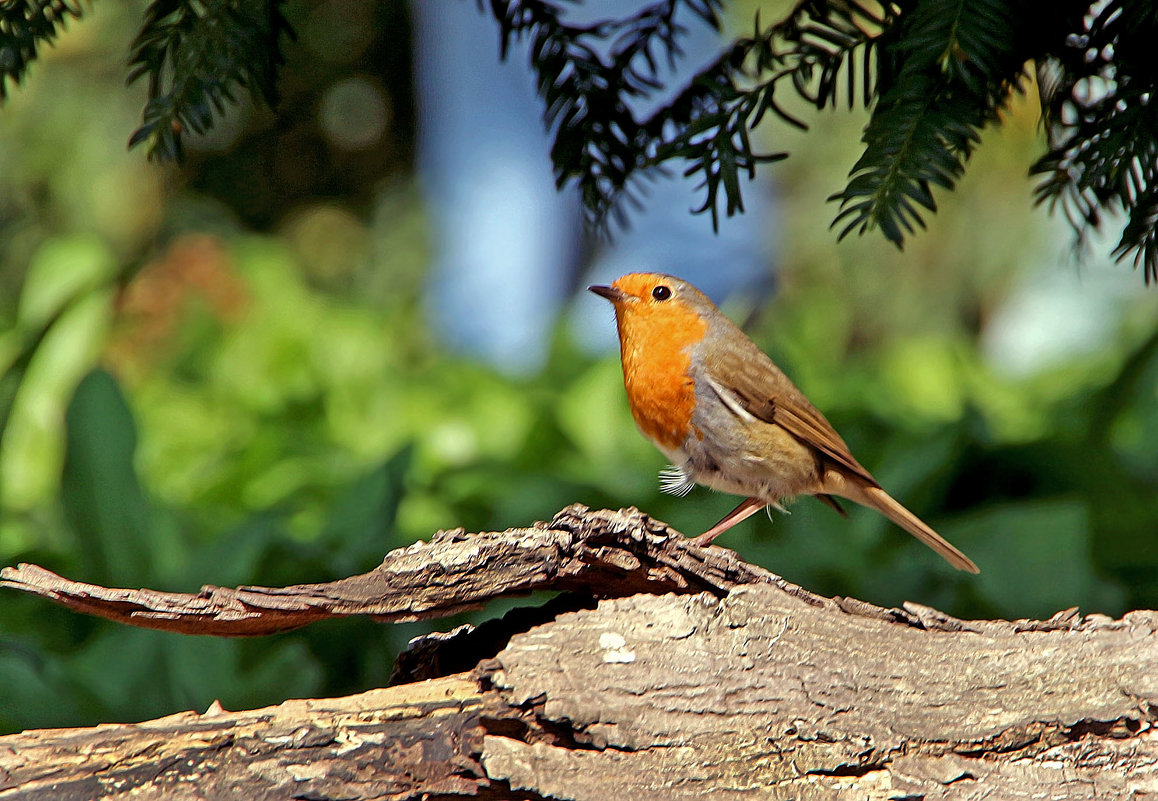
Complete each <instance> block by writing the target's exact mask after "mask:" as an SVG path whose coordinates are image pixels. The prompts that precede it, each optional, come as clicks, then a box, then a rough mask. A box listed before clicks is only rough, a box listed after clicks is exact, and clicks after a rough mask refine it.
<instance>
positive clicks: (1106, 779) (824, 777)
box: [0, 584, 1158, 801]
mask: <svg viewBox="0 0 1158 801" xmlns="http://www.w3.org/2000/svg"><path fill="white" fill-rule="evenodd" d="M956 623H958V624H960V625H958V626H937V627H933V628H927V627H925V625H924V624H923V623H922V615H920V614H915V613H913V612H911V611H910V612H905V611H902V610H885V609H880V608H878V607H872V606H870V605H867V604H857V605H850V604H847V603H840V602H837V601H835V600H830V599H823V598H818V597H816V596H801V595H799V594H797V593H794V592H790V591H787V590H785V589H784V588H781V587H777V586H775V585H771V584H764V585H753V586H750V587H742V588H737V589H736V590H733V591H732V592H731V593H730V594H729V595H727V596H726V597H724V598H718V597H716V596H714V595H711V594H708V593H703V594H698V595H691V596H688V595H674V594H669V595H663V596H647V595H638V596H634V597H630V598H621V599H610V600H605V601H601V602H600V603H599V604H598V605H597V606H596V607H595V608H592V609H581V610H578V611H575V612H566V613H563V614H560V615H558V616H557V617H555V618H554V619H553V620H548V621H547V622H544V623H540V624H538V625H534V626H531V627H530V628H528V629H526V630H525V631H521V632H517V633H514V634H513V636H511V637H510V638H509V640H508V642H507V644H506V646H505V647H504V648H502V650H500V651H499V652H498V653H497V654H495V655H494V656H493V657H484V658H482V659H481V660H480V662H479V664H478V665H477V667H476V668H475V669H474V671H473V672H471V673H459V674H455V675H452V676H449V677H439V678H434V679H429V680H426V681H415V682H411V683H407V684H402V685H399V686H395V687H391V688H388V689H384V690H374V691H371V692H368V693H364V694H362V695H358V696H351V697H349V698H343V699H336V700H310V701H288V702H286V703H285V704H282V705H280V706H278V707H272V708H269V709H263V710H256V711H253V712H238V713H233V712H219V711H218V712H214V713H212V714H207V715H196V714H193V713H185V714H182V715H174V716H171V717H168V718H162V719H160V720H157V721H151V722H149V723H144V724H139V725H118V726H100V727H96V728H93V729H76V730H45V731H34V732H26V733H23V734H19V735H12V736H8V737H0V801H8V799H16V798H19V799H26V798H28V799H31V798H54V799H56V798H59V799H73V798H76V799H80V798H86V799H87V798H110V799H128V798H145V799H153V798H157V799H160V798H176V799H184V798H221V797H237V796H239V795H242V794H244V796H245V797H246V798H247V799H249V800H250V801H263V799H267V798H268V799H273V798H291V797H296V798H313V799H330V798H343V799H370V798H390V799H420V798H427V797H435V798H442V799H450V798H516V799H517V798H523V799H578V800H580V801H582V800H584V799H592V801H596V800H598V801H604V800H605V799H608V798H616V797H625V796H626V795H627V794H630V795H631V797H633V798H637V799H645V798H647V799H650V798H656V799H659V798H663V799H677V800H678V799H692V798H702V797H704V796H705V795H707V794H708V793H710V794H711V796H712V797H713V798H724V799H730V798H735V799H739V798H752V797H758V798H773V799H797V800H798V801H808V800H809V799H850V800H851V799H857V801H860V800H861V799H882V800H883V799H895V798H909V799H930V801H931V800H932V799H952V800H953V801H973V800H974V799H976V800H978V801H979V800H980V799H998V798H999V799H1003V800H1004V799H1011V800H1014V801H1015V800H1016V799H1031V798H1032V799H1037V798H1057V799H1074V800H1075V801H1082V800H1083V799H1103V798H1104V799H1123V798H1132V799H1144V798H1152V797H1158V729H1155V728H1154V725H1153V724H1154V721H1155V718H1156V717H1158V716H1156V714H1155V713H1156V712H1158V670H1156V669H1155V668H1156V666H1158V638H1156V637H1155V629H1156V628H1158V615H1155V613H1152V612H1139V613H1132V614H1130V615H1128V616H1126V617H1125V618H1123V619H1121V620H1116V621H1114V620H1109V619H1106V618H1102V617H1097V616H1092V617H1089V618H1084V619H1083V618H1079V617H1077V616H1076V615H1073V614H1072V613H1071V614H1065V615H1062V616H1059V617H1057V618H1055V619H1053V620H1051V621H1044V622H1041V623H1032V622H1021V623H1007V622H1001V621H980V622H973V621H956ZM954 628H956V630H952V629H954ZM470 634H471V632H469V631H468V630H465V629H464V630H463V631H462V632H461V633H459V634H456V635H449V636H448V635H442V636H440V637H438V638H437V639H438V642H439V647H440V648H442V649H454V648H455V647H458V646H463V647H469V648H473V647H474V646H475V645H476V643H475V642H473V641H472V640H471V639H470Z"/></svg>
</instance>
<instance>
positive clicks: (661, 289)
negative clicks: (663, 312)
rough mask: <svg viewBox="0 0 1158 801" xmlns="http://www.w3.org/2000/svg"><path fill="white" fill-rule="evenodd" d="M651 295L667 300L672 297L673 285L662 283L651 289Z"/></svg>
mask: <svg viewBox="0 0 1158 801" xmlns="http://www.w3.org/2000/svg"><path fill="white" fill-rule="evenodd" d="M651 296H652V297H653V298H655V299H656V300H667V299H668V298H670V297H671V287H667V286H664V285H663V284H660V285H659V286H657V287H656V288H655V289H653V290H651Z"/></svg>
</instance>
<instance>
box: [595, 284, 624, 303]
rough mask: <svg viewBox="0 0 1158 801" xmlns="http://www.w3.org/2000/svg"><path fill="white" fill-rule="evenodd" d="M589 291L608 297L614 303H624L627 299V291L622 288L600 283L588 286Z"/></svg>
mask: <svg viewBox="0 0 1158 801" xmlns="http://www.w3.org/2000/svg"><path fill="white" fill-rule="evenodd" d="M587 290H588V291H589V292H594V293H595V294H596V295H599V296H600V297H603V298H607V299H608V300H609V301H611V302H612V303H616V304H618V303H623V301H625V300H627V293H626V292H624V291H623V290H621V289H616V288H615V287H613V286H600V285H599V284H592V285H591V286H589V287H587Z"/></svg>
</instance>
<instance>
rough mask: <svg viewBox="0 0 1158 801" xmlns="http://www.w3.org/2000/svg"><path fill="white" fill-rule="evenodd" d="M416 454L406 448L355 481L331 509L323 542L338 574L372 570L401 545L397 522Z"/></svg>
mask: <svg viewBox="0 0 1158 801" xmlns="http://www.w3.org/2000/svg"><path fill="white" fill-rule="evenodd" d="M413 456H414V449H413V447H411V446H407V447H405V448H403V449H402V450H401V451H399V452H398V453H396V454H395V455H394V456H392V457H390V459H389V460H387V461H386V462H385V464H383V465H381V466H380V467H377V468H375V469H374V470H372V471H370V472H369V473H367V474H366V475H364V476H362V477H361V478H360V479H358V480H357V481H355V482H353V483H352V484H351V485H350V486H349V488H348V489H347V490H346V491H345V493H344V494H343V495H342V496H341V497H340V498H339V499H338V501H337V503H335V504H334V506H333V507H332V508H331V509H330V512H329V515H328V517H327V520H326V528H325V530H324V531H323V533H322V537H321V542H322V543H325V544H329V545H330V546H331V547H332V548H333V552H334V556H333V557H332V558H331V565H330V569H331V570H332V571H333V573H334V574H335V575H337V576H350V575H353V574H355V573H360V572H363V571H365V570H369V569H371V568H372V567H373V566H374V565H376V564H378V562H380V561H381V560H382V557H383V556H384V555H385V554H386V552H387V551H388V550H390V549H391V548H393V547H396V546H398V545H400V544H401V543H400V542H398V541H397V539H396V537H395V528H394V523H395V520H396V518H397V516H398V504H399V502H400V501H401V498H402V491H403V490H402V487H403V481H404V479H405V478H406V474H407V471H408V470H409V468H410V464H411V461H412V459H413Z"/></svg>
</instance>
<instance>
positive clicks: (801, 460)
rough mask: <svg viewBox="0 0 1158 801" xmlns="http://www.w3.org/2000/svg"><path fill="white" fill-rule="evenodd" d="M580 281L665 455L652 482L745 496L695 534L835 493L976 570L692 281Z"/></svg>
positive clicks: (645, 425)
mask: <svg viewBox="0 0 1158 801" xmlns="http://www.w3.org/2000/svg"><path fill="white" fill-rule="evenodd" d="M588 289H590V290H591V291H592V292H594V293H595V294H597V295H601V296H602V297H604V298H607V299H608V300H609V301H611V303H612V305H613V306H615V322H616V324H617V326H618V328H619V347H620V356H621V358H622V361H623V383H624V385H625V386H626V388H627V401H628V403H629V404H630V406H631V414H632V416H633V417H634V418H635V423H636V425H637V426H639V430H640V431H642V432H643V434H644V435H645V436H646V437H647V438H648V439H650V440H651V441H652V442H653V443H654V444H655V446H656V447H657V448H659V449H660V450H661V451H662V452H663V453H664V455H665V456H667V457H668V458H669V459H670V460H671V462H672V467H670V468H668V469H667V470H665V471H664V474H663V482H662V487H663V489H664V490H665V491H667V492H672V493H674V494H678V495H683V494H685V493H687V492H688V491H689V490H690V489H691V488H692V486H693V485H695V484H703V485H705V486H708V487H711V488H712V489H716V490H720V491H721V492H728V493H732V494H734V495H743V496H745V500H744V501H743V502H742V503H740V505H739V506H737V507H736V508H735V509H733V510H732V511H731V512H729V513H728V514H727V515H725V516H724V518H723V519H722V520H721V521H720V522H719V523H717V524H716V525H714V526H712V527H711V528H710V529H709V530H708V531H706V532H704V533H703V534H701V535H700V536H699V537H696V539H695V542H696V543H697V544H698V545H704V546H706V545H708V544H709V543H711V542H712V540H714V539H715V538H716V537H718V536H719V535H720V534H722V533H723V532H724V531H727V530H728V529H729V528H731V527H732V526H734V525H735V524H737V523H739V522H740V521H741V520H745V519H747V518H748V517H750V516H751V515H753V514H755V513H756V512H758V511H759V510H761V509H763V508H764V507H766V506H771V507H773V508H775V509H781V510H783V507H782V506H781V505H780V504H781V501H787V500H789V499H791V498H793V497H795V496H797V495H815V496H816V497H817V498H819V499H820V500H822V501H824V502H825V503H827V504H828V505H829V506H832V507H833V508H834V509H836V510H837V511H838V512H840V513H841V514H844V510H843V509H841V507H840V504H839V503H838V502H837V501H836V497H841V498H847V499H849V500H851V501H855V502H856V503H859V504H861V505H863V506H868V507H870V508H872V509H876V510H877V511H878V512H880V513H881V514H883V515H885V517H887V518H889V519H890V520H892V521H893V522H894V523H896V524H897V525H898V526H900V527H901V528H903V529H904V530H905V531H907V532H909V533H910V534H912V535H913V536H914V537H916V538H917V539H919V540H920V541H921V542H923V543H925V544H926V545H928V546H929V547H930V548H932V549H933V550H934V551H936V552H937V553H939V554H940V555H941V556H943V557H944V558H945V559H946V560H947V561H948V562H949V564H951V565H953V566H954V567H956V568H958V569H959V570H967V571H969V572H971V573H977V572H978V569H977V565H975V564H973V562H972V561H971V560H970V559H969V557H967V556H966V555H965V554H963V553H961V551H959V550H957V549H956V548H955V547H953V546H952V545H951V544H949V542H948V541H946V540H945V539H943V538H942V537H941V536H940V535H939V534H937V532H935V531H933V529H931V528H929V526H927V525H926V524H925V523H924V522H922V521H921V520H920V519H919V518H918V517H917V516H916V515H914V514H913V513H912V512H910V511H909V510H908V509H906V508H905V507H903V506H901V504H900V503H898V502H897V501H896V500H894V499H893V498H892V497H891V496H890V495H889V494H888V493H887V492H885V491H884V490H883V489H881V486H880V484H878V483H877V482H876V479H874V478H873V477H872V475H870V474H869V471H868V470H866V469H865V468H864V467H863V466H862V465H861V464H860V462H858V461H857V460H856V459H854V458H853V456H852V454H851V453H850V452H849V450H848V446H847V445H846V444H845V443H844V440H843V439H841V438H840V435H839V434H837V433H836V431H835V429H833V427H832V426H831V425H830V424H829V422H828V420H826V419H824V415H822V414H821V413H820V412H819V411H817V410H816V407H814V406H813V405H812V404H811V403H809V402H808V399H807V398H806V397H804V393H802V392H801V391H800V390H799V389H797V388H796V386H795V385H794V384H793V383H792V382H791V381H790V380H789V379H788V376H786V375H784V373H783V372H781V370H780V368H779V367H777V366H776V365H775V364H774V363H773V362H772V360H771V359H770V358H768V356H766V355H765V354H764V353H763V352H762V351H761V350H760V349H759V348H758V347H757V346H756V344H755V343H754V342H753V341H752V340H751V339H749V338H748V337H747V335H745V334H744V332H743V331H741V330H740V329H739V328H738V327H736V325H735V324H734V323H732V321H731V320H729V319H728V318H727V317H725V316H724V315H723V314H722V313H721V312H720V310H719V309H717V308H716V306H715V305H714V304H713V303H712V302H711V301H710V300H708V298H707V296H706V295H704V294H703V293H702V292H700V291H699V290H698V289H696V288H695V287H694V286H692V285H691V284H689V283H687V282H686V281H682V280H680V279H679V278H675V277H673V276H670V275H659V274H655V273H632V274H631V275H625V276H623V277H622V278H620V279H619V280H617V281H616V282H615V283H613V284H612V285H611V286H590V287H588Z"/></svg>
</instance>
